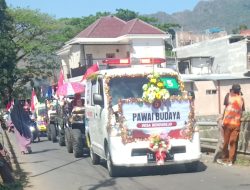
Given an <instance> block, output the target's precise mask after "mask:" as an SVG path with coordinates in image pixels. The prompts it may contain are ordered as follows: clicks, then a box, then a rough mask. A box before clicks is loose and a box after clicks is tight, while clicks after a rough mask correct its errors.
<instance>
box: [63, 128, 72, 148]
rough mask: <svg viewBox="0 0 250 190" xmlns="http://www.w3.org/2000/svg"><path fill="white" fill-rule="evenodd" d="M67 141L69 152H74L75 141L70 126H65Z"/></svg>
mask: <svg viewBox="0 0 250 190" xmlns="http://www.w3.org/2000/svg"><path fill="white" fill-rule="evenodd" d="M65 143H66V147H67V151H68V153H73V142H72V136H71V133H70V129H69V128H65Z"/></svg>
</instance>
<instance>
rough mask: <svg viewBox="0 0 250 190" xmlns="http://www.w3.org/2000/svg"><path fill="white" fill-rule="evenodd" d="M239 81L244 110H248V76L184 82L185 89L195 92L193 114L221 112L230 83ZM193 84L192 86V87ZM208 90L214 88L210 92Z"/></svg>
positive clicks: (209, 114) (206, 115)
mask: <svg viewBox="0 0 250 190" xmlns="http://www.w3.org/2000/svg"><path fill="white" fill-rule="evenodd" d="M234 83H239V84H240V85H241V90H242V92H243V98H244V100H245V108H246V111H248V112H249V111H250V103H249V102H250V91H249V90H248V89H249V88H250V78H249V79H247V78H245V79H233V80H218V81H194V82H193V84H192V83H191V82H185V89H186V90H192V89H193V91H194V93H195V115H196V116H205V117H208V116H213V115H219V114H222V113H223V110H224V105H223V104H224V98H225V95H226V94H227V93H228V92H229V90H230V88H231V87H232V84H234ZM192 86H193V87H192ZM210 90H216V93H215V91H214V92H212V91H210ZM209 91H210V92H212V93H210V92H209Z"/></svg>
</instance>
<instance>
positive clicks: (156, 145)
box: [149, 134, 170, 165]
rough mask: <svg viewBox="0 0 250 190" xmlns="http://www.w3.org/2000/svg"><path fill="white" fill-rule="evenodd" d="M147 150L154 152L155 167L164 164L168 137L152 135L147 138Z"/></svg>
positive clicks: (168, 147)
mask: <svg viewBox="0 0 250 190" xmlns="http://www.w3.org/2000/svg"><path fill="white" fill-rule="evenodd" d="M149 148H150V149H151V150H152V151H153V152H154V154H155V159H156V163H157V165H162V164H164V161H165V159H166V157H167V153H168V151H169V149H170V144H169V136H168V135H167V134H166V135H162V134H161V135H159V134H152V135H150V137H149Z"/></svg>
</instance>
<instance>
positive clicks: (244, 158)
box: [235, 154, 250, 166]
mask: <svg viewBox="0 0 250 190" xmlns="http://www.w3.org/2000/svg"><path fill="white" fill-rule="evenodd" d="M235 164H236V165H239V166H250V156H249V155H242V154H238V155H237V159H236V161H235Z"/></svg>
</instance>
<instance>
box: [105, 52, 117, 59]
mask: <svg viewBox="0 0 250 190" xmlns="http://www.w3.org/2000/svg"><path fill="white" fill-rule="evenodd" d="M106 58H115V54H114V53H107V54H106Z"/></svg>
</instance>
